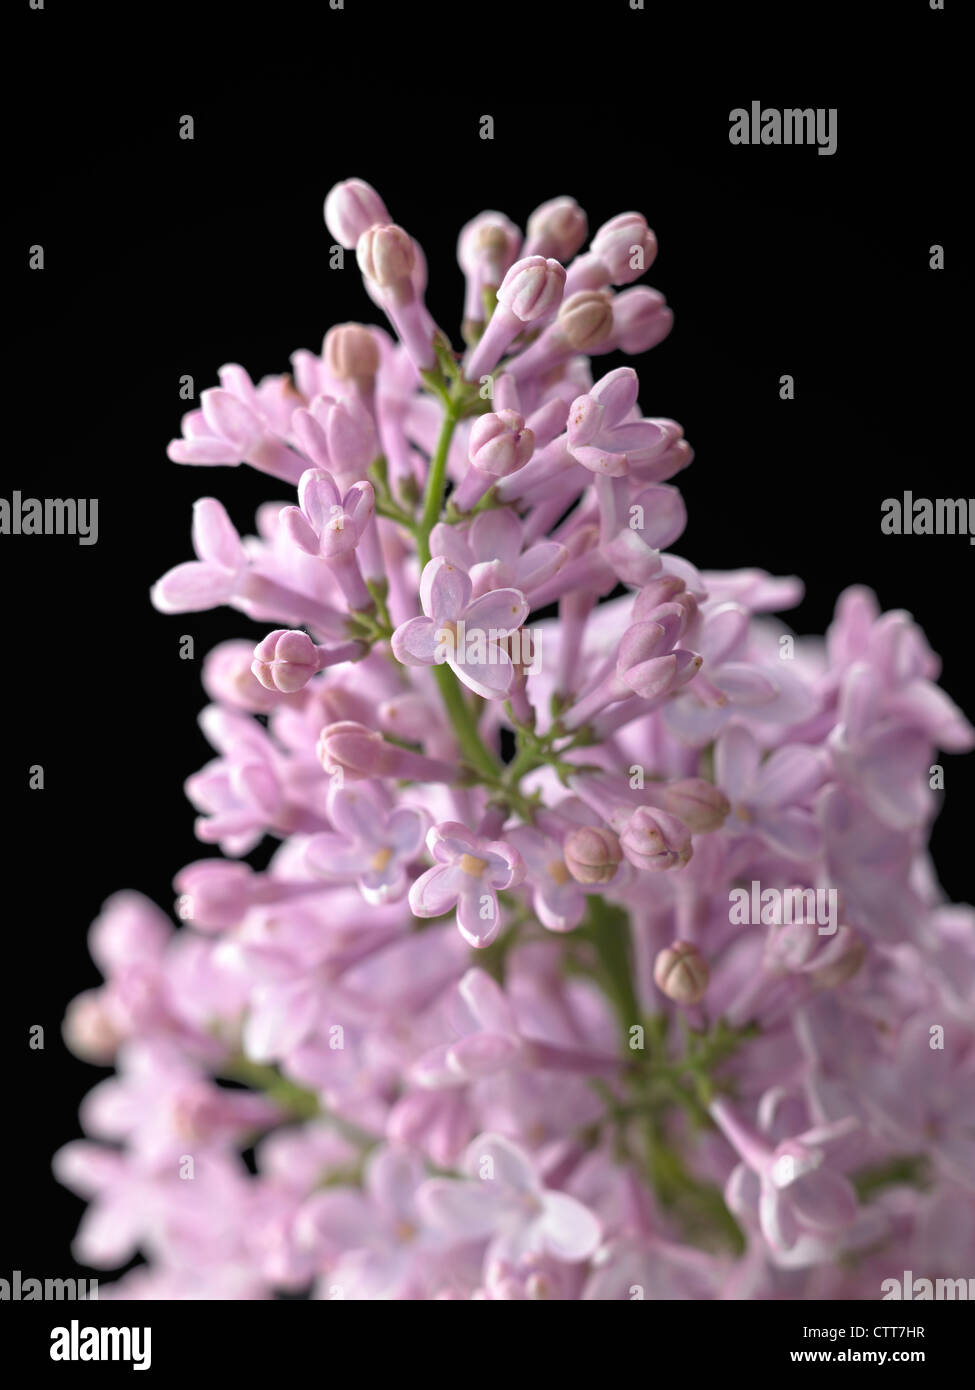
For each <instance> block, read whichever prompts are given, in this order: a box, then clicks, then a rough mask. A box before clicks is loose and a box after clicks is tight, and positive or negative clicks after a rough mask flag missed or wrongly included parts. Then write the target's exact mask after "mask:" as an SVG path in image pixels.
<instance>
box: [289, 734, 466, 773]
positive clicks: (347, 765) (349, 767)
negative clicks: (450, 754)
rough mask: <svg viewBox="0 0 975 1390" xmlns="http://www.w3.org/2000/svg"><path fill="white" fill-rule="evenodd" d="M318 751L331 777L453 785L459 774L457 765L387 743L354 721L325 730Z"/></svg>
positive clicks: (322, 763)
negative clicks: (374, 778) (372, 778)
mask: <svg viewBox="0 0 975 1390" xmlns="http://www.w3.org/2000/svg"><path fill="white" fill-rule="evenodd" d="M315 751H316V753H317V755H318V760H319V762H320V763H321V765H322V767H323V768H324V769H325V771H326V772H327V773H328V774H329V775H330V776H334V775H335V774H336V773H341V774H342V775H344V776H347V777H351V778H353V779H355V778H360V777H405V778H410V779H412V780H416V781H424V782H451V781H453V780H454V779H455V777H456V775H457V768H456V766H455V765H454V764H453V763H448V762H444V761H443V760H442V759H440V758H428V757H426V756H425V754H423V753H414V752H413V751H412V750H411V749H409V748H400V747H398V746H397V745H396V744H394V743H387V742H386V740H385V739H384V738H383V736H382V734H380V733H377V732H376V730H375V729H370V728H368V727H367V726H366V725H365V724H357V723H354V722H353V721H352V720H343V721H341V722H340V723H338V724H329V725H328V726H327V727H326V728H324V729H323V730H322V732H321V734H320V735H319V738H318V744H317V746H316V749H315Z"/></svg>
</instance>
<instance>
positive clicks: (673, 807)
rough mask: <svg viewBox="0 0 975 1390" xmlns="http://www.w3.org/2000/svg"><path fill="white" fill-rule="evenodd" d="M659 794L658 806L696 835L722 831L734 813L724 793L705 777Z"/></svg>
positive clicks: (667, 785) (687, 780)
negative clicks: (731, 813) (709, 831)
mask: <svg viewBox="0 0 975 1390" xmlns="http://www.w3.org/2000/svg"><path fill="white" fill-rule="evenodd" d="M655 790H656V795H655V804H656V805H658V806H660V807H661V809H662V810H664V811H667V812H669V813H670V815H672V816H676V817H677V819H678V820H679V821H683V823H684V825H686V826H687V828H688V830H691V831H693V832H694V834H695V835H697V834H702V833H704V832H706V831H708V830H718V829H720V827H721V826H722V825H723V824H724V822H725V819H726V817H727V816H728V814H729V812H730V810H731V805H730V803H729V801H728V798H727V797H726V796H725V795H724V793H723V792H721V791H719V790H718V788H717V787H716V786H715V785H714V784H713V783H712V782H708V781H706V780H705V779H704V778H703V777H686V778H685V779H684V780H683V781H680V782H668V783H665V784H664V785H663V786H661V787H660V788H659V789H655Z"/></svg>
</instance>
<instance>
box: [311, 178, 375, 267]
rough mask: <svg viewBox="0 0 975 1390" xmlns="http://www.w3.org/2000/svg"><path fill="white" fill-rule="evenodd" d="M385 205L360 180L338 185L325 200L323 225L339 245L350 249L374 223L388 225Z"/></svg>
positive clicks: (369, 186)
mask: <svg viewBox="0 0 975 1390" xmlns="http://www.w3.org/2000/svg"><path fill="white" fill-rule="evenodd" d="M390 220H391V219H390V216H389V213H388V212H387V211H386V205H385V203H384V202H383V200H382V198H380V196H379V194H378V193H377V192H376V190H375V189H374V188H373V187H372V186H371V185H370V184H368V183H366V182H365V181H364V180H363V179H346V180H345V181H344V182H343V183H337V184H336V185H335V187H334V188H332V190H331V191H330V192H329V194H328V197H327V198H326V199H325V225H326V226H327V227H328V230H329V231H330V232H331V234H332V236H333V237H334V238H335V240H336V241H337V242H338V244H339V245H340V246H344V247H345V249H346V250H347V251H351V250H353V248H354V247H355V245H356V243H357V242H358V240H359V238H360V237H361V235H362V233H363V232H365V231H367V230H368V228H369V227H371V226H373V224H374V223H376V222H384V223H386V222H389V221H390Z"/></svg>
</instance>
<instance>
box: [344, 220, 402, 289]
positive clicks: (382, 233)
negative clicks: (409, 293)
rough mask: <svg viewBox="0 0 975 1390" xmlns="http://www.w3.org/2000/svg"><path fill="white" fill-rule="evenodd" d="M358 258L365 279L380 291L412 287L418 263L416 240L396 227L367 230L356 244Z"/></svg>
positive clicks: (385, 226) (381, 226) (388, 226)
mask: <svg viewBox="0 0 975 1390" xmlns="http://www.w3.org/2000/svg"><path fill="white" fill-rule="evenodd" d="M355 258H356V260H357V261H358V263H359V269H360V270H361V271H362V273H363V275H364V276H365V277H366V279H367V280H372V281H373V282H374V283H375V284H376V285H378V286H379V287H380V289H384V290H385V289H391V288H393V287H394V286H401V285H403V284H404V283H406V284H409V282H410V273H411V271H412V270H413V265H414V262H415V260H416V255H415V252H414V249H413V238H412V237H411V236H410V234H409V232H404V231H403V228H402V227H397V226H396V225H395V224H393V223H388V224H379V225H377V226H373V227H368V228H367V229H366V230H365V231H364V232H363V234H362V236H360V238H359V240H358V242H357V243H356V248H355ZM410 288H412V286H410Z"/></svg>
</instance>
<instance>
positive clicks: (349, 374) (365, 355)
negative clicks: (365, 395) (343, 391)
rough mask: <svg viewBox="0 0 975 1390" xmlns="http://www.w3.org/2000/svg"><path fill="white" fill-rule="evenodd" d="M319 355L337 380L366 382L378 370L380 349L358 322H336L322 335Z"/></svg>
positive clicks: (370, 379)
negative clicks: (323, 336) (322, 340)
mask: <svg viewBox="0 0 975 1390" xmlns="http://www.w3.org/2000/svg"><path fill="white" fill-rule="evenodd" d="M322 355H323V356H324V358H325V366H326V368H327V369H328V371H329V373H330V374H331V375H332V376H333V377H335V379H336V380H337V381H354V382H359V383H365V382H369V381H372V379H373V378H374V377H375V375H376V373H377V372H378V371H379V347H378V345H377V343H376V340H375V338H374V337H373V336H372V334H371V333H370V332H369V330H368V328H366V327H365V326H364V325H363V324H361V323H339V324H336V326H335V327H334V328H330V329H329V330H328V332H327V333H326V334H325V342H324V343H323V344H322Z"/></svg>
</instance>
